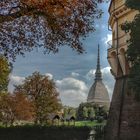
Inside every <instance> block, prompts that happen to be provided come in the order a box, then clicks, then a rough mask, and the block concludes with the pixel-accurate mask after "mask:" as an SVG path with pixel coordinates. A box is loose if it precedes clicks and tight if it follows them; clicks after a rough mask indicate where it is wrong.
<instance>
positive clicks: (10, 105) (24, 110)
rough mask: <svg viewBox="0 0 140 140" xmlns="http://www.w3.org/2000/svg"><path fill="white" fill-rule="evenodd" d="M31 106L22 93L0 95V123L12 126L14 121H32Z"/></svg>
mask: <svg viewBox="0 0 140 140" xmlns="http://www.w3.org/2000/svg"><path fill="white" fill-rule="evenodd" d="M33 109H34V108H33V105H32V103H31V102H30V101H29V100H28V98H26V96H25V95H24V94H22V93H13V94H9V93H7V94H6V93H2V94H1V95H0V122H2V123H3V125H5V126H8V125H13V123H14V122H15V121H21V120H22V121H23V120H28V121H31V120H32V119H33V115H34V114H33V112H34V111H33Z"/></svg>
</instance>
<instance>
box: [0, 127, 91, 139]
mask: <svg viewBox="0 0 140 140" xmlns="http://www.w3.org/2000/svg"><path fill="white" fill-rule="evenodd" d="M89 132H90V128H88V127H65V126H64V127H54V126H53V127H47V126H16V127H8V128H0V140H87V139H88V137H89Z"/></svg>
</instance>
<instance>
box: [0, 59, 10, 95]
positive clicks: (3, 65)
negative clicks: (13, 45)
mask: <svg viewBox="0 0 140 140" xmlns="http://www.w3.org/2000/svg"><path fill="white" fill-rule="evenodd" d="M10 69H11V68H10V65H9V63H8V61H7V59H6V58H5V57H3V56H0V93H1V92H5V91H7V88H8V82H9V73H10Z"/></svg>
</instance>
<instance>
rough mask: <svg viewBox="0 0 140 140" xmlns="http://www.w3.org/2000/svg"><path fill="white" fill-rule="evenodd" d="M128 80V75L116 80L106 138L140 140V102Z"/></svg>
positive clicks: (110, 139) (106, 139)
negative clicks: (135, 97) (136, 98)
mask: <svg viewBox="0 0 140 140" xmlns="http://www.w3.org/2000/svg"><path fill="white" fill-rule="evenodd" d="M127 81H128V78H126V77H123V78H121V79H117V80H116V83H115V88H114V93H113V97H112V102H111V107H110V112H109V119H108V122H107V126H106V129H105V140H140V102H137V101H136V100H135V99H134V93H133V92H132V91H131V90H130V89H128V82H127Z"/></svg>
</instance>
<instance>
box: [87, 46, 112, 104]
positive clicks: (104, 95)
mask: <svg viewBox="0 0 140 140" xmlns="http://www.w3.org/2000/svg"><path fill="white" fill-rule="evenodd" d="M87 102H89V103H95V104H97V105H99V106H107V107H109V105H110V100H109V95H108V91H107V88H106V87H105V85H104V83H103V82H102V73H101V70H100V50H99V46H98V58H97V68H96V72H95V82H94V83H93V85H92V86H91V88H90V90H89V93H88V98H87Z"/></svg>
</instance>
